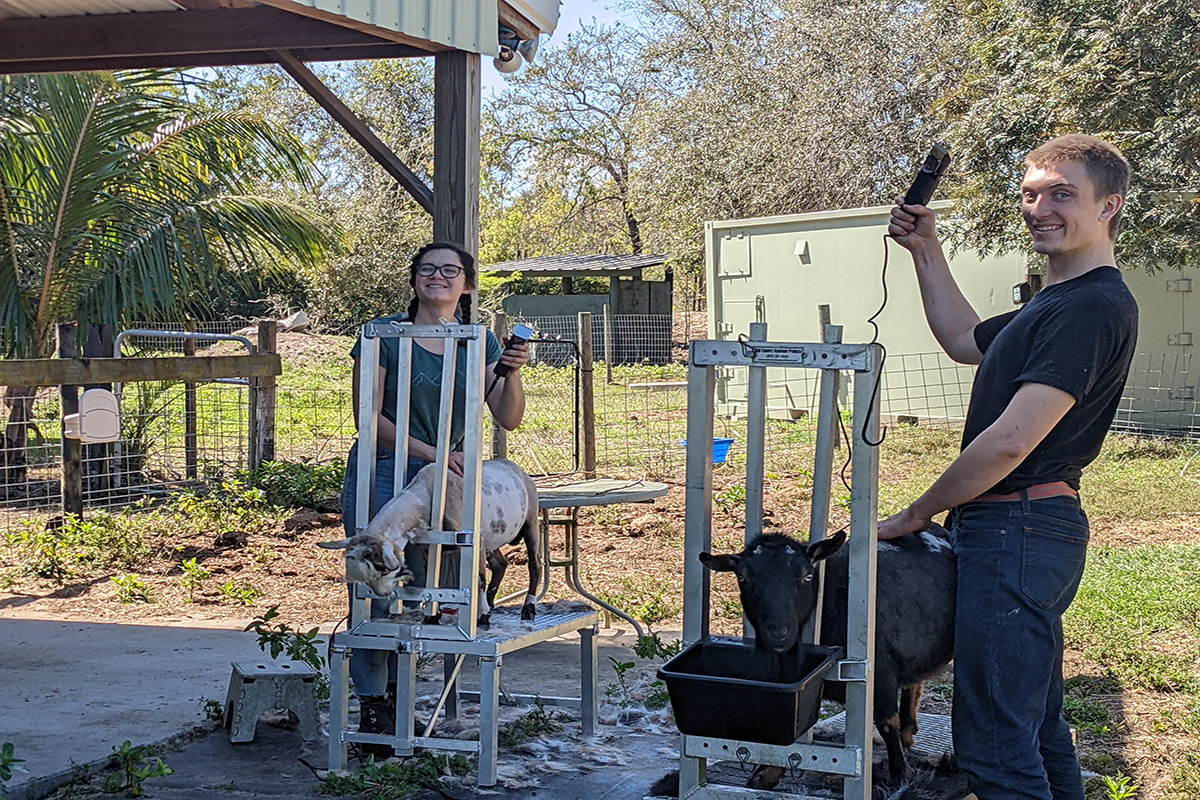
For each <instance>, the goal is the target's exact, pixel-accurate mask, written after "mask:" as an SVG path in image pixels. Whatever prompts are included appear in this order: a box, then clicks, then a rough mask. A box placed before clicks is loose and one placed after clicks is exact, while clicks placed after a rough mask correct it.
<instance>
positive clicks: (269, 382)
mask: <svg viewBox="0 0 1200 800" xmlns="http://www.w3.org/2000/svg"><path fill="white" fill-rule="evenodd" d="M278 331H279V323H277V322H276V321H275V320H267V321H265V322H260V323H258V352H259V353H260V354H262V353H274V352H275V350H276V346H275V345H276V334H277V333H278ZM257 388H258V391H257V392H253V393H252V394H254V396H255V400H254V422H255V426H254V430H255V446H254V449H253V452H254V453H255V455H256V460H255V461H254V462H253V463H252V464H251V469H258V468H259V467H261V466H262V464H263V462H264V461H274V460H275V376H274V375H267V376H265V377H262V378H258V379H257Z"/></svg>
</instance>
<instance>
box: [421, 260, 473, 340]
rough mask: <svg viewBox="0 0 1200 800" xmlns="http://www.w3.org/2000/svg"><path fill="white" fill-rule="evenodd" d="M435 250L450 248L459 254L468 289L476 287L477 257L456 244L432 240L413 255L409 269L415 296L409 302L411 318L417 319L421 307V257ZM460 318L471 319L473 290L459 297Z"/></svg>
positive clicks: (468, 320)
mask: <svg viewBox="0 0 1200 800" xmlns="http://www.w3.org/2000/svg"><path fill="white" fill-rule="evenodd" d="M433 250H450V251H451V252H453V253H454V254H455V255H456V256H458V260H459V263H461V264H462V267H463V274H464V275H465V276H466V278H467V289H468V290H470V289H474V288H475V257H474V256H473V255H471V254H470V253H468V252H467V251H466V250H463V249H462V248H461V247H459V246H458V245H456V244H450V243H449V242H430V243H429V244H427V245H425V246H424V247H422V248H421V249H420V250H418V251H417V252H416V253H415V254H414V255H413V257H412V263H411V264H410V265H409V270H408V285H409V286H412V287H413V298H412V301H411V302H410V303H409V304H408V311H407V312H406V313H407V314H408V318H409V319H416V316H417V308H419V307H420V300H419V298H418V297H417V291H416V287H417V264H419V263H421V258H422V256H424V255H425V254H426V253H428V252H431V251H433ZM458 318H459V320H461V321H462V322H464V323H467V322H470V321H471V292H470V291H466V292H463V294H462V297H460V298H459V299H458Z"/></svg>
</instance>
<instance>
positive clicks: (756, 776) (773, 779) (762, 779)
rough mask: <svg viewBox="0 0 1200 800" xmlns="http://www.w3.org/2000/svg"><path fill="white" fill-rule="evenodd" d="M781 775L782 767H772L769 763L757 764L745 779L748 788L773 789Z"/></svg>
mask: <svg viewBox="0 0 1200 800" xmlns="http://www.w3.org/2000/svg"><path fill="white" fill-rule="evenodd" d="M782 777H783V767H772V766H770V765H769V764H759V765H758V766H757V767H755V768H754V772H753V773H751V775H750V780H748V781H746V788H748V789H774V788H775V787H776V786H778V785H779V780H780V778H782Z"/></svg>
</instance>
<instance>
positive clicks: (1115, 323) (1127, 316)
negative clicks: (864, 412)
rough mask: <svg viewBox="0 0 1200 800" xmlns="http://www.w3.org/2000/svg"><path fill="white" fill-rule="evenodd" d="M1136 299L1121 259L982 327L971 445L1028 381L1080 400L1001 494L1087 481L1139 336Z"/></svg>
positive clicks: (967, 430)
mask: <svg viewBox="0 0 1200 800" xmlns="http://www.w3.org/2000/svg"><path fill="white" fill-rule="evenodd" d="M1137 322H1138V308H1137V302H1136V301H1135V300H1134V299H1133V295H1132V294H1131V293H1130V291H1129V289H1128V287H1126V286H1125V281H1124V280H1122V279H1121V273H1120V271H1119V270H1117V269H1116V268H1115V267H1098V268H1096V269H1093V270H1091V271H1089V272H1086V273H1084V274H1083V275H1080V276H1079V277H1078V278H1072V279H1071V280H1069V281H1063V282H1062V283H1056V284H1053V285H1051V286H1047V287H1046V288H1045V289H1042V290H1041V291H1040V292H1038V293H1037V295H1035V296H1034V298H1033V300H1031V301H1030V302H1029V304H1028V305H1026V306H1025V307H1024V308H1022V309H1020V310H1019V311H1012V312H1009V313H1007V314H1001V315H1000V316H998V317H992V318H991V319H988V320H984V321H983V322H981V323H979V324H978V325H976V326H975V344H976V345H978V347H979V350H980V352H981V353H983V361H982V362H981V363H980V365H979V370H978V372H977V373H976V375H975V385H974V387H972V389H971V405H970V407H969V408H968V410H967V422H966V425H965V427H964V429H963V439H962V446H963V447H964V448H965V447H966V446H967V445H969V444H970V443H971V442H972V441H974V439H975V437H977V436H978V435H979V434H980V433H982V432H983V431H984V430H985V429H986V428H987V427H988V426H989V425H991V424H992V423H993V422H995V421H996V420H997V419H998V418H999V417H1000V414H1001V413H1002V412H1003V411H1004V409H1005V408H1007V407H1008V404H1009V401H1011V400H1012V398H1013V395H1015V394H1016V393H1017V389H1019V388H1020V387H1021V384H1023V383H1042V384H1046V385H1047V386H1053V387H1055V388H1056V389H1062V390H1063V391H1064V392H1067V393H1069V394H1070V395H1071V396H1072V397H1074V398H1075V405H1074V406H1072V407H1071V410H1070V411H1068V412H1067V413H1066V416H1064V417H1063V418H1062V419H1061V420H1060V421H1059V423H1058V424H1057V425H1056V426H1055V427H1054V429H1053V430H1052V431H1050V433H1049V434H1048V435H1047V436H1046V438H1045V439H1043V440H1042V442H1041V443H1040V444H1039V445H1038V446H1037V447H1036V448H1034V450H1033V452H1032V453H1030V454H1029V456H1028V457H1026V459H1025V460H1024V461H1022V462H1021V464H1020V466H1018V467H1017V468H1016V469H1015V470H1013V471H1012V473H1011V474H1009V476H1008V477H1007V478H1005V479H1004V480H1002V481H1000V482H999V483H997V484H996V485H995V486H994V487H992V489H991V491H993V492H1002V493H1005V494H1007V493H1010V492H1015V491H1017V490H1018V489H1024V488H1026V487H1029V486H1033V485H1035V484H1039V483H1049V482H1051V481H1066V483H1068V484H1069V485H1070V486H1072V487H1073V488H1075V489H1078V488H1079V476H1080V475H1081V474H1082V472H1083V468H1084V467H1086V466H1087V465H1088V464H1090V463H1091V462H1092V460H1093V459H1094V458H1095V457H1096V455H1097V454H1098V453H1099V452H1100V445H1101V444H1103V442H1104V436H1105V434H1106V433H1108V427H1109V425H1111V424H1112V420H1113V416H1114V415H1115V414H1116V412H1117V405H1118V404H1119V403H1120V401H1121V391H1122V389H1124V388H1125V378H1126V377H1127V376H1128V375H1129V364H1130V362H1131V361H1132V360H1133V351H1134V347H1135V345H1136V343H1137Z"/></svg>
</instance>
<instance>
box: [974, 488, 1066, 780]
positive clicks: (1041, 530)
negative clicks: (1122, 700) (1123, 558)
mask: <svg viewBox="0 0 1200 800" xmlns="http://www.w3.org/2000/svg"><path fill="white" fill-rule="evenodd" d="M1022 496H1023V499H1021V500H1015V501H1012V502H998V503H969V504H967V505H965V506H961V507H959V508H958V509H956V510H955V512H954V513H953V515H952V520H953V522H952V526H951V531H952V536H953V537H954V541H955V552H956V553H957V556H958V609H957V617H956V624H955V631H954V635H955V641H954V720H953V721H954V750H955V754H956V755H957V757H958V765H959V767H960V768H961V769H962V771H963V772H964V773H966V775H967V778H968V783H969V785H970V787H971V790H972V791H973V792H975V794H976V795H977V796H978V797H979V800H1083V798H1084V792H1083V780H1082V777H1081V776H1080V769H1079V761H1078V759H1077V758H1076V755H1075V746H1074V744H1073V743H1072V741H1071V730H1070V728H1069V726H1068V725H1067V723H1066V721H1065V720H1064V719H1063V717H1062V706H1063V677H1062V656H1063V629H1062V616H1063V612H1065V611H1066V610H1067V607H1068V606H1069V605H1070V604H1071V601H1072V600H1073V599H1074V598H1075V592H1076V591H1077V590H1078V588H1079V581H1080V578H1081V577H1082V576H1083V566H1084V560H1085V557H1086V554H1087V543H1088V522H1087V516H1086V515H1085V514H1084V513H1083V509H1082V508H1080V506H1079V500H1078V499H1077V498H1074V497H1051V498H1045V499H1039V500H1029V499H1028V497H1026V496H1025V495H1024V493H1022Z"/></svg>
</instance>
